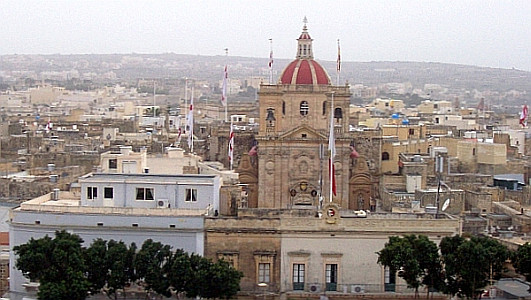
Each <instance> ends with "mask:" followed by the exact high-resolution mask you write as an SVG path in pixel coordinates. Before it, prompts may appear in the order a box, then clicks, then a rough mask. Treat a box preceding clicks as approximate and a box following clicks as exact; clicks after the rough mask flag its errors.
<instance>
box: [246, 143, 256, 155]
mask: <svg viewBox="0 0 531 300" xmlns="http://www.w3.org/2000/svg"><path fill="white" fill-rule="evenodd" d="M248 154H249V156H257V155H258V151H257V149H256V145H254V146H253V147H252V148H251V150H249V153H248Z"/></svg>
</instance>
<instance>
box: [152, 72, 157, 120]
mask: <svg viewBox="0 0 531 300" xmlns="http://www.w3.org/2000/svg"><path fill="white" fill-rule="evenodd" d="M155 84H156V83H155V80H153V118H155V94H156V93H157V92H156V91H157V89H156V86H155Z"/></svg>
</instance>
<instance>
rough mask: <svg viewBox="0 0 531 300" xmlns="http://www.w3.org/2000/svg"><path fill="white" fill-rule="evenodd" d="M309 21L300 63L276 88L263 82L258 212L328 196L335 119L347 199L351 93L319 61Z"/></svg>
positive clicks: (338, 165)
mask: <svg viewBox="0 0 531 300" xmlns="http://www.w3.org/2000/svg"><path fill="white" fill-rule="evenodd" d="M307 23H308V22H307V19H306V18H304V24H303V27H302V32H301V34H300V35H299V38H298V39H297V54H296V56H295V60H293V61H292V62H291V63H289V64H288V65H287V66H286V67H285V68H284V70H283V71H282V73H281V75H280V78H279V80H278V82H277V83H276V84H262V85H261V86H260V90H259V92H258V95H259V106H260V108H259V110H260V128H259V133H258V136H257V141H258V195H257V197H258V199H256V200H257V201H256V203H257V207H259V208H292V209H316V208H317V207H319V206H320V203H319V201H320V195H323V196H325V195H328V190H329V179H328V178H329V176H328V174H329V173H328V163H327V162H328V156H327V150H326V149H327V145H328V135H329V132H330V118H331V117H333V126H334V128H333V130H334V133H335V137H336V139H335V141H336V153H337V154H336V157H335V163H334V166H335V170H336V183H337V191H338V198H341V197H343V198H345V199H348V191H349V190H348V188H349V178H348V176H349V170H348V166H349V156H348V154H349V153H350V147H349V146H350V145H349V139H348V138H346V136H347V134H348V109H349V102H350V96H351V93H350V89H349V86H348V85H344V86H334V85H332V82H331V80H330V77H329V76H328V73H327V72H326V70H325V69H324V68H323V67H322V66H321V64H319V63H318V62H317V61H315V60H314V56H313V53H314V52H313V47H312V41H313V40H312V38H311V37H310V34H309V33H308V26H307ZM332 103H333V105H332ZM340 201H342V200H340ZM346 201H348V200H346ZM339 204H340V205H341V206H343V205H342V204H341V203H339ZM346 204H347V202H345V205H346ZM345 207H346V206H345Z"/></svg>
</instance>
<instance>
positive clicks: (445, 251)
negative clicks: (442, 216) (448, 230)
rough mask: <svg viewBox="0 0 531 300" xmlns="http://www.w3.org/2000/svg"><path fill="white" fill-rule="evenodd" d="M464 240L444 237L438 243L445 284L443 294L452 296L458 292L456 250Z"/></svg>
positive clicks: (456, 237) (457, 236)
mask: <svg viewBox="0 0 531 300" xmlns="http://www.w3.org/2000/svg"><path fill="white" fill-rule="evenodd" d="M464 240H465V239H464V238H463V237H461V236H459V235H455V236H452V237H444V238H443V239H442V240H441V242H440V243H439V249H440V250H441V259H442V263H443V265H444V279H445V281H446V284H445V285H444V286H443V291H444V293H446V294H448V295H452V296H454V295H455V294H457V292H459V276H458V275H459V267H460V266H459V260H458V258H457V249H458V248H459V246H461V244H463V242H464Z"/></svg>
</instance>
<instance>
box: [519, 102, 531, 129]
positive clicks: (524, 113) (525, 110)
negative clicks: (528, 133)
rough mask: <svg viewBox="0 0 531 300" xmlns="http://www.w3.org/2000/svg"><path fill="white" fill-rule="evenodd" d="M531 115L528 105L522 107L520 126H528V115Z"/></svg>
mask: <svg viewBox="0 0 531 300" xmlns="http://www.w3.org/2000/svg"><path fill="white" fill-rule="evenodd" d="M528 114H529V111H528V108H527V104H526V105H524V107H522V112H520V125H522V126H524V127H525V126H527V115H528Z"/></svg>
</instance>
